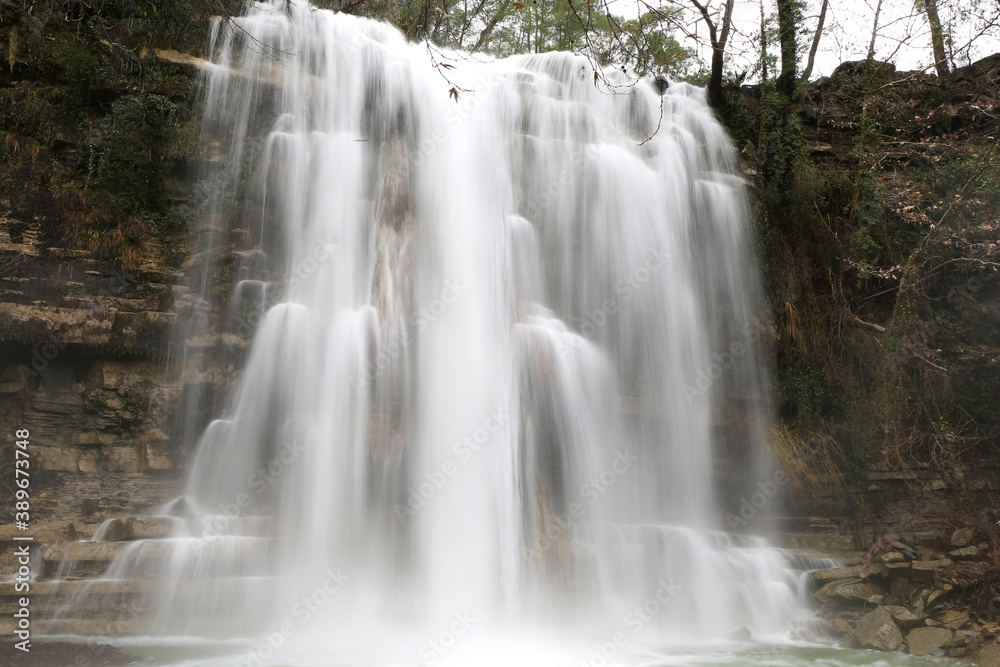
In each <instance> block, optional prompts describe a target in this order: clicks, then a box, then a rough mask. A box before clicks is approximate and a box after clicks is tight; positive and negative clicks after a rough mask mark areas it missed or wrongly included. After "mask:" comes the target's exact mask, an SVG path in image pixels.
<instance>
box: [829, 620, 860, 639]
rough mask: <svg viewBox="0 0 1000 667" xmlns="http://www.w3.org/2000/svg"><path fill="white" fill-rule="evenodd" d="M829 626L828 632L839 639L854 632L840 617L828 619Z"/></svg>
mask: <svg viewBox="0 0 1000 667" xmlns="http://www.w3.org/2000/svg"><path fill="white" fill-rule="evenodd" d="M829 626H830V632H831V633H833V635H834V636H835V637H839V638H841V639H843V638H844V637H847V636H848V635H850V634H851V633H852V632H854V628H852V627H851V624H850V623H848V622H847V621H846V620H844V619H842V618H833V619H830V622H829Z"/></svg>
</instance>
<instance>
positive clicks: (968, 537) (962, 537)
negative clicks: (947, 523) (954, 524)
mask: <svg viewBox="0 0 1000 667" xmlns="http://www.w3.org/2000/svg"><path fill="white" fill-rule="evenodd" d="M971 542H972V529H971V528H959V529H958V530H956V531H955V532H954V533H952V534H951V543H952V544H954V545H955V546H956V547H967V546H969V544H970V543H971Z"/></svg>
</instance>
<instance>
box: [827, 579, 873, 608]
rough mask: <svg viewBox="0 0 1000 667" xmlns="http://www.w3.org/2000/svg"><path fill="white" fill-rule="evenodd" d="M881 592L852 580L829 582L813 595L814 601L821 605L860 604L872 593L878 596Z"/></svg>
mask: <svg viewBox="0 0 1000 667" xmlns="http://www.w3.org/2000/svg"><path fill="white" fill-rule="evenodd" d="M881 592H882V591H881V590H876V589H874V588H873V585H872V584H871V583H869V582H867V581H864V580H862V579H854V580H846V581H831V582H830V583H828V584H826V585H825V586H823V587H822V588H820V589H819V590H818V591H816V593H815V595H816V599H817V600H819V601H820V602H821V603H822V604H837V603H848V604H862V603H863V602H865V601H866V600H867V599H868V598H869V597H870V596H871V595H872V594H873V593H875V594H878V593H881Z"/></svg>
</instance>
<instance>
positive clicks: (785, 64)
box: [777, 0, 802, 99]
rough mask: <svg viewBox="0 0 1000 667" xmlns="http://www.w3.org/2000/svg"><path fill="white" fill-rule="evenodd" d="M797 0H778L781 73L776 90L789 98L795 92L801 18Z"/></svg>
mask: <svg viewBox="0 0 1000 667" xmlns="http://www.w3.org/2000/svg"><path fill="white" fill-rule="evenodd" d="M801 14H802V11H801V6H800V5H799V3H798V0H778V44H779V46H780V47H781V73H780V74H779V75H778V86H777V88H778V92H779V93H780V94H782V95H784V96H785V98H786V99H791V97H792V95H793V94H794V93H795V70H796V67H797V64H798V41H797V39H796V38H797V34H798V29H799V22H800V20H801V18H802V17H801Z"/></svg>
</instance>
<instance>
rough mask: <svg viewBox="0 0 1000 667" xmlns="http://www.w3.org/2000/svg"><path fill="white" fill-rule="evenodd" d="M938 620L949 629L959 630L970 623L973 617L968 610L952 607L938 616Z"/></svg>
mask: <svg viewBox="0 0 1000 667" xmlns="http://www.w3.org/2000/svg"><path fill="white" fill-rule="evenodd" d="M937 620H938V621H940V622H941V625H943V626H944V627H946V628H948V629H949V630H959V629H961V628H964V627H965V626H966V625H968V624H969V621H971V620H972V617H971V616H970V615H969V614H968V613H967V612H964V611H956V610H954V609H952V610H949V611H946V612H944V613H943V614H941V615H940V616H938V618H937Z"/></svg>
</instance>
